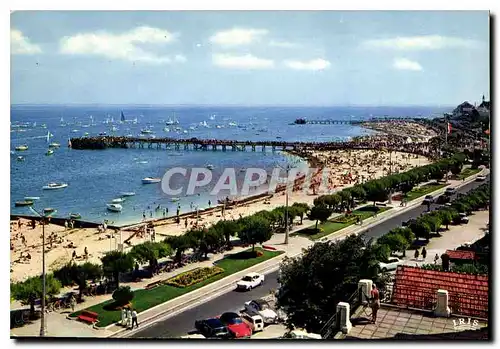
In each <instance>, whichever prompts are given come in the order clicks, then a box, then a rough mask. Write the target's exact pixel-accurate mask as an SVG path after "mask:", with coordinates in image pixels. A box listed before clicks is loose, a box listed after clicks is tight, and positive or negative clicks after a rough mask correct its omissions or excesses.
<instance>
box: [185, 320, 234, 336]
mask: <svg viewBox="0 0 500 349" xmlns="http://www.w3.org/2000/svg"><path fill="white" fill-rule="evenodd" d="M194 327H195V328H196V330H197V331H198V332H200V334H202V335H204V336H205V337H206V338H231V337H232V336H231V334H230V333H229V331H228V330H227V327H226V326H225V325H224V324H223V323H222V321H220V320H219V319H207V320H197V321H195V322H194Z"/></svg>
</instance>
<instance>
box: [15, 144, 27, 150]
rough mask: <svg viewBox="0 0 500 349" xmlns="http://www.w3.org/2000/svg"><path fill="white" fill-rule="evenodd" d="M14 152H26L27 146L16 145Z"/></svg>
mask: <svg viewBox="0 0 500 349" xmlns="http://www.w3.org/2000/svg"><path fill="white" fill-rule="evenodd" d="M16 150H17V151H25V150H28V146H27V145H26V144H23V145H18V146H17V147H16Z"/></svg>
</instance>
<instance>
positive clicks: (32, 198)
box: [24, 196, 40, 201]
mask: <svg viewBox="0 0 500 349" xmlns="http://www.w3.org/2000/svg"><path fill="white" fill-rule="evenodd" d="M24 200H29V201H33V200H40V197H39V196H25V197H24Z"/></svg>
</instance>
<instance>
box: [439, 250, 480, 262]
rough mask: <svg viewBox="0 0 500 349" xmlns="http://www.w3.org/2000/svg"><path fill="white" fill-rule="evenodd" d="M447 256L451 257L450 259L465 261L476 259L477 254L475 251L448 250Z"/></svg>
mask: <svg viewBox="0 0 500 349" xmlns="http://www.w3.org/2000/svg"><path fill="white" fill-rule="evenodd" d="M446 254H447V255H448V256H449V257H450V259H463V260H475V259H476V253H475V252H474V251H462V250H447V251H446Z"/></svg>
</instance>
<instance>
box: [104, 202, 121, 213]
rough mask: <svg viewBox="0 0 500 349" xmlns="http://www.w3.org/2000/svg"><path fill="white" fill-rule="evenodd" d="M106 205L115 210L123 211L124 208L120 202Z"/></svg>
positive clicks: (110, 209)
mask: <svg viewBox="0 0 500 349" xmlns="http://www.w3.org/2000/svg"><path fill="white" fill-rule="evenodd" d="M106 207H107V209H108V210H109V211H113V212H121V211H122V209H123V206H122V205H120V204H106Z"/></svg>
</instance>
